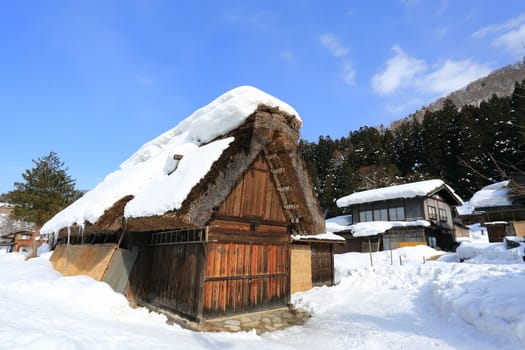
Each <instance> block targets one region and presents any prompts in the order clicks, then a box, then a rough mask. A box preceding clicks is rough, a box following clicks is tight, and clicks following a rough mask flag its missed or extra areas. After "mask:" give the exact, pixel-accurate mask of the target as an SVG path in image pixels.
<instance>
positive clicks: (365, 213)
mask: <svg viewBox="0 0 525 350" xmlns="http://www.w3.org/2000/svg"><path fill="white" fill-rule="evenodd" d="M373 220H374V217H373V215H372V210H361V211H360V212H359V221H360V222H366V221H373Z"/></svg>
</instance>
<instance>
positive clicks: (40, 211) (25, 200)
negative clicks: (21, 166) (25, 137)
mask: <svg viewBox="0 0 525 350" xmlns="http://www.w3.org/2000/svg"><path fill="white" fill-rule="evenodd" d="M33 163H34V164H35V167H34V168H32V169H28V170H26V171H25V172H24V173H23V174H22V177H23V178H24V182H15V184H14V186H15V189H14V190H12V191H10V192H8V193H7V199H8V201H9V202H10V203H12V204H14V205H15V208H14V211H13V217H14V218H15V219H18V220H23V221H27V222H33V223H35V225H36V226H37V227H41V226H42V225H43V224H44V223H45V222H46V221H48V220H49V219H51V217H53V215H55V214H56V213H58V212H59V211H60V210H62V209H63V208H65V207H66V206H68V205H69V204H71V203H72V202H73V201H74V200H76V199H77V198H79V197H80V195H81V194H80V192H79V191H77V190H76V189H75V180H74V179H72V178H71V176H69V175H68V174H67V170H68V169H67V168H64V163H63V162H62V161H60V158H59V157H58V156H57V154H56V153H55V152H50V153H49V154H48V155H46V156H44V157H42V158H38V160H36V161H35V160H34V159H33Z"/></svg>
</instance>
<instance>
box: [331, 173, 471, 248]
mask: <svg viewBox="0 0 525 350" xmlns="http://www.w3.org/2000/svg"><path fill="white" fill-rule="evenodd" d="M461 204H463V201H462V200H461V198H459V197H458V196H457V195H456V194H455V193H454V191H453V190H452V189H451V188H450V187H449V186H448V185H446V184H445V183H444V182H443V181H441V180H427V181H420V182H414V183H408V184H403V185H397V186H390V187H385V188H378V189H373V190H368V191H362V192H356V193H353V194H351V195H348V196H345V197H342V198H340V199H338V200H337V205H338V206H339V207H341V208H346V211H347V213H348V214H351V215H352V225H355V226H352V225H350V227H348V228H347V229H342V231H340V232H338V233H340V234H341V235H342V236H344V237H345V238H346V239H347V244H346V246H345V247H343V248H338V251H340V252H345V251H368V250H369V249H374V247H375V249H391V248H394V249H395V248H399V247H403V246H408V245H417V244H427V245H429V246H431V247H439V248H441V249H443V250H453V249H455V237H454V224H453V218H452V215H453V211H452V207H453V206H457V205H461ZM380 221H381V222H385V224H383V225H381V226H382V227H385V229H384V230H376V231H375V232H374V233H373V234H370V235H367V236H366V237H363V236H359V237H358V236H357V235H356V234H355V232H354V231H355V230H356V229H357V227H358V226H357V224H359V227H361V228H363V227H364V226H366V225H368V226H370V227H373V226H376V227H379V225H377V222H380ZM388 223H391V225H390V226H389V225H388Z"/></svg>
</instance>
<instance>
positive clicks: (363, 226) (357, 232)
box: [349, 220, 430, 237]
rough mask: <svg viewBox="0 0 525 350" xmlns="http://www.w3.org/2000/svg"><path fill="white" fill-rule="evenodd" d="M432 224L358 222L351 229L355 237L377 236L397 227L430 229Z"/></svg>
mask: <svg viewBox="0 0 525 350" xmlns="http://www.w3.org/2000/svg"><path fill="white" fill-rule="evenodd" d="M429 226H430V222H428V221H426V220H416V221H368V222H358V223H357V224H354V225H351V226H350V227H349V228H350V230H351V231H352V236H354V237H368V236H375V235H378V234H381V233H385V232H386V231H388V230H390V229H392V228H396V227H405V228H406V227H429Z"/></svg>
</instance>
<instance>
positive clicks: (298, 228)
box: [41, 87, 339, 322]
mask: <svg viewBox="0 0 525 350" xmlns="http://www.w3.org/2000/svg"><path fill="white" fill-rule="evenodd" d="M300 126H301V120H300V119H299V118H298V116H297V114H296V112H295V111H294V110H293V109H292V108H291V107H289V106H288V105H286V104H284V103H283V102H282V101H279V100H277V99H275V98H273V97H271V96H269V95H267V94H265V93H263V92H262V91H259V90H257V89H255V88H249V87H242V88H238V89H234V90H232V91H230V92H229V93H227V94H225V95H223V96H221V97H219V98H218V99H217V100H215V101H214V102H212V103H211V104H210V105H208V106H205V107H203V108H201V109H200V110H198V111H196V112H195V113H194V114H193V115H192V116H190V117H188V118H187V119H186V120H184V121H182V122H181V123H180V124H179V125H178V126H177V127H175V128H174V129H172V130H170V131H168V132H166V133H164V134H162V135H161V136H159V137H158V138H156V139H154V140H152V141H150V142H148V143H147V144H145V145H144V146H143V147H142V148H141V149H140V150H139V151H138V152H137V153H135V154H134V155H133V156H132V157H130V158H129V159H128V160H127V161H126V162H124V163H123V164H122V165H121V168H120V169H119V170H117V171H115V172H114V173H112V174H110V175H108V176H107V177H106V178H105V180H104V181H103V182H102V183H100V184H99V185H98V186H96V187H95V188H94V189H93V190H92V191H90V192H88V193H86V194H85V195H84V196H83V197H81V198H80V199H79V200H77V201H76V202H75V203H73V204H72V205H71V206H69V207H68V208H66V209H64V210H63V211H62V212H60V213H58V214H57V215H56V216H55V217H54V218H53V219H51V220H50V221H49V222H47V223H46V224H45V225H44V226H43V227H42V229H41V231H42V233H44V234H52V233H55V234H56V237H57V242H58V244H59V245H58V246H57V248H56V249H55V253H54V254H53V256H52V257H51V262H52V263H53V265H54V266H55V268H56V269H57V270H59V271H61V272H62V273H64V274H66V275H69V274H78V273H83V274H89V275H91V276H92V277H94V278H96V279H99V280H103V281H106V282H108V283H109V284H110V285H111V286H112V287H113V288H114V289H115V290H117V291H120V292H122V293H124V294H125V295H127V296H128V298H129V299H130V300H131V301H132V302H134V303H136V304H139V305H145V306H148V307H152V308H156V309H160V310H163V311H170V312H175V313H177V314H179V315H182V316H184V317H186V318H188V319H190V320H195V321H199V322H202V321H203V320H209V319H213V318H216V317H223V316H231V315H237V314H244V313H249V312H253V311H259V310H268V309H274V308H281V307H287V305H288V304H289V302H290V294H291V291H294V290H302V289H304V288H306V287H308V286H309V287H311V286H313V285H318V284H321V283H322V284H332V283H333V253H332V243H333V242H334V240H333V239H334V238H336V239H339V237H337V236H334V237H331V236H327V237H325V236H322V235H321V236H319V234H324V233H325V232H326V230H325V226H324V219H323V216H322V212H321V209H320V207H319V203H318V200H317V197H316V196H315V193H314V191H313V188H312V185H311V183H310V179H309V177H308V174H307V172H306V170H305V167H304V165H303V161H302V159H301V157H300V155H299V152H298V149H297V144H298V140H299V128H300ZM93 243H95V244H93ZM294 252H295V253H296V254H295V253H294ZM294 254H295V259H293V258H292V259H291V258H290V256H291V255H292V256H293V255H294ZM305 262H308V263H306V264H305ZM297 264H301V271H300V272H299V271H298V270H299V269H298V268H297V269H296V268H295V267H294V266H295V265H297ZM296 267H297V266H296ZM296 270H297V274H296V275H295V273H296V272H295V271H296ZM305 286H306V287H305Z"/></svg>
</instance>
